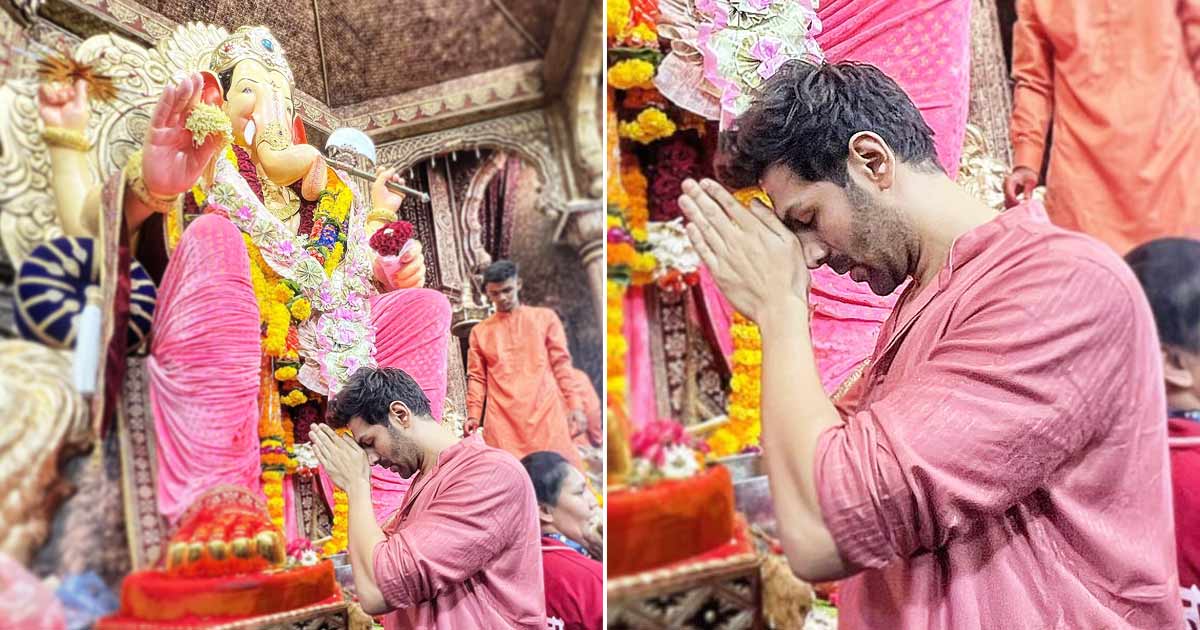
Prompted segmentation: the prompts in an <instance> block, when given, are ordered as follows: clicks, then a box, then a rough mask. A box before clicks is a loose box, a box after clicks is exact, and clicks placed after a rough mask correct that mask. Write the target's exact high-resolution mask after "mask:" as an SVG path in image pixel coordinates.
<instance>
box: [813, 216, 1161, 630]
mask: <svg viewBox="0 0 1200 630" xmlns="http://www.w3.org/2000/svg"><path fill="white" fill-rule="evenodd" d="M895 313H896V314H895V315H893V316H892V317H891V318H890V319H889V320H888V322H887V323H886V324H885V325H884V328H883V331H882V334H881V335H880V344H879V346H878V347H877V349H876V354H875V361H874V362H875V365H874V366H873V367H872V368H871V369H869V370H868V372H867V374H866V375H865V376H864V377H863V379H862V381H860V384H859V387H861V388H862V392H861V393H860V395H861V402H860V403H859V405H858V409H857V411H856V412H854V413H853V414H851V415H849V416H847V417H846V418H845V424H843V425H842V426H839V427H833V428H830V429H828V430H826V431H825V432H824V433H823V434H822V435H821V438H820V442H819V445H818V447H817V455H816V457H817V458H816V461H815V471H816V476H817V489H818V492H819V496H820V502H821V512H822V514H823V516H824V519H825V523H826V526H827V527H828V528H829V531H830V533H831V534H832V535H833V538H834V540H835V541H836V542H837V545H838V550H839V552H840V553H841V555H842V557H843V558H844V559H845V560H846V561H847V563H849V564H850V565H851V566H853V567H855V568H857V569H861V570H862V571H861V572H860V573H858V575H856V576H855V577H853V578H850V579H849V580H846V581H845V582H843V583H842V586H841V589H840V590H839V597H840V598H841V601H840V604H841V608H840V618H841V622H842V623H843V624H844V625H843V627H848V628H882V627H888V628H922V629H934V628H947V629H949V628H986V627H991V626H992V625H993V624H995V623H997V622H998V621H999V620H1004V621H1003V626H1004V627H1005V628H1029V629H1031V630H1032V629H1034V628H1038V629H1040V628H1063V629H1064V630H1065V629H1068V628H1147V629H1150V628H1174V627H1179V626H1178V623H1177V622H1178V615H1179V608H1178V601H1177V599H1178V596H1177V594H1176V593H1177V591H1176V589H1177V586H1176V576H1175V570H1174V566H1173V564H1174V561H1175V550H1174V534H1173V531H1174V522H1173V520H1172V518H1171V509H1170V506H1171V483H1170V480H1171V475H1170V467H1169V461H1168V459H1167V457H1166V438H1167V435H1166V428H1165V426H1164V424H1163V421H1162V416H1163V411H1162V410H1163V409H1165V408H1166V402H1165V398H1164V393H1163V389H1162V385H1161V381H1162V366H1161V362H1162V360H1161V358H1160V356H1159V354H1158V345H1157V342H1156V337H1155V332H1154V320H1153V318H1152V316H1151V314H1150V312H1149V309H1148V308H1147V306H1146V303H1145V299H1144V298H1143V296H1142V295H1141V294H1140V293H1139V287H1138V285H1137V283H1136V280H1135V279H1134V278H1133V275H1132V274H1131V273H1130V272H1129V271H1128V269H1125V268H1124V267H1123V265H1122V264H1121V260H1120V259H1119V258H1117V257H1116V256H1114V255H1112V254H1111V252H1109V251H1107V249H1106V248H1105V247H1104V246H1103V244H1101V243H1099V242H1097V241H1093V240H1090V239H1087V238H1083V237H1080V236H1077V235H1074V234H1071V233H1068V232H1066V231H1064V230H1062V229H1059V228H1056V227H1053V226H1052V225H1051V224H1050V222H1049V220H1048V219H1047V217H1046V213H1045V211H1044V210H1043V209H1042V208H1041V206H1040V205H1038V204H1036V203H1032V204H1028V205H1025V206H1022V207H1018V208H1014V209H1012V210H1009V211H1007V212H1005V213H1004V214H1002V215H1000V216H999V217H998V218H997V219H995V220H993V221H992V222H990V223H987V224H985V225H983V226H981V227H979V228H976V229H975V230H973V231H971V232H969V233H967V234H964V235H963V236H960V237H959V238H958V240H957V241H955V244H954V247H953V249H952V250H951V251H950V257H949V260H948V262H947V264H946V266H945V267H944V268H943V269H942V271H941V272H940V273H939V275H938V278H937V281H936V283H935V284H933V285H931V286H928V287H924V288H923V289H922V290H921V291H920V292H919V293H918V292H907V293H905V295H904V296H903V297H902V299H901V301H900V303H899V305H898V308H897V310H896V311H895ZM1017 602H1020V604H1019V606H1016V605H1015V604H1016V603H1017ZM1173 624H1174V625H1173Z"/></svg>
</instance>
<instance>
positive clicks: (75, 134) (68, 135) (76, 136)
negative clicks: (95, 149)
mask: <svg viewBox="0 0 1200 630" xmlns="http://www.w3.org/2000/svg"><path fill="white" fill-rule="evenodd" d="M42 140H45V141H46V145H47V146H52V147H59V148H62V149H73V150H75V151H79V152H81V153H87V152H88V151H91V150H92V143H91V142H89V141H88V139H87V136H86V135H84V134H83V132H81V131H75V130H74V129H66V128H64V127H46V128H45V129H44V130H42Z"/></svg>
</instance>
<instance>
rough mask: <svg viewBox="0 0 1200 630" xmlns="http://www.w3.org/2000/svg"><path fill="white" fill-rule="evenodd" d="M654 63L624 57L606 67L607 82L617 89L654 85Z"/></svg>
mask: <svg viewBox="0 0 1200 630" xmlns="http://www.w3.org/2000/svg"><path fill="white" fill-rule="evenodd" d="M654 71H655V68H654V64H652V63H650V62H649V61H646V60H645V59H638V58H632V59H624V60H621V61H618V62H617V63H615V64H613V65H612V66H611V67H609V69H608V84H609V85H611V86H612V87H614V88H616V89H618V90H631V89H633V88H643V89H650V88H653V87H654Z"/></svg>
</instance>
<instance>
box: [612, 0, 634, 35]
mask: <svg viewBox="0 0 1200 630" xmlns="http://www.w3.org/2000/svg"><path fill="white" fill-rule="evenodd" d="M605 4H606V6H605V20H606V21H607V22H608V39H609V40H610V41H617V42H619V41H621V40H623V39H624V38H625V32H626V31H627V30H628V29H629V18H630V16H631V14H632V12H633V11H632V7H630V6H629V0H608V2H606V3H605Z"/></svg>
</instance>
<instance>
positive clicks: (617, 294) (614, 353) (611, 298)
mask: <svg viewBox="0 0 1200 630" xmlns="http://www.w3.org/2000/svg"><path fill="white" fill-rule="evenodd" d="M607 296H608V297H607V300H606V304H605V314H606V317H605V335H604V338H605V339H606V340H607V342H608V378H607V379H606V381H605V382H606V384H607V388H608V390H607V391H608V407H609V408H610V409H616V408H621V409H623V408H624V407H625V396H626V383H625V380H626V379H625V357H626V354H627V353H628V350H629V348H628V345H627V343H626V341H625V335H624V332H623V330H622V329H623V327H624V325H625V287H624V286H622V285H621V283H619V282H615V281H612V280H609V281H608V290H607Z"/></svg>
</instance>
